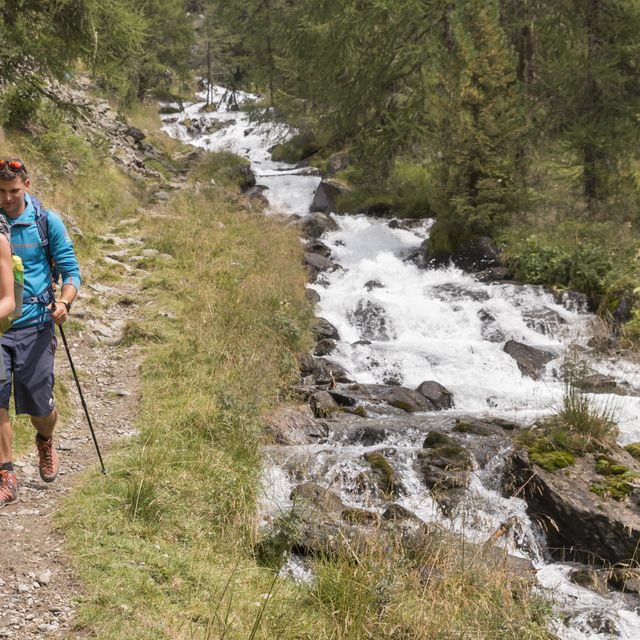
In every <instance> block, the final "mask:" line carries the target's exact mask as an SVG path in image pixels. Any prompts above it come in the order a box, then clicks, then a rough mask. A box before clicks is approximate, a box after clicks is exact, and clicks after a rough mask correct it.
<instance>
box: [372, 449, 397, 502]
mask: <svg viewBox="0 0 640 640" xmlns="http://www.w3.org/2000/svg"><path fill="white" fill-rule="evenodd" d="M364 459H365V460H366V461H367V462H368V463H369V466H370V467H371V469H372V471H373V472H374V476H375V480H376V484H377V486H378V488H379V489H380V491H381V492H382V493H383V494H384V495H388V496H395V495H398V493H399V492H400V491H401V489H402V485H401V483H400V480H399V478H398V475H397V474H396V472H395V471H394V469H393V467H392V466H391V465H390V464H389V461H388V460H387V459H386V458H385V456H384V454H382V453H380V452H379V451H374V452H371V453H365V454H364Z"/></svg>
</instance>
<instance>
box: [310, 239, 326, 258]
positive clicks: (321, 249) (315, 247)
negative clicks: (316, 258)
mask: <svg viewBox="0 0 640 640" xmlns="http://www.w3.org/2000/svg"><path fill="white" fill-rule="evenodd" d="M304 250H305V251H306V252H307V253H319V254H320V255H321V256H324V257H325V258H328V257H329V256H330V255H331V249H330V248H329V247H328V246H327V245H326V244H325V243H324V242H322V241H321V240H309V242H307V243H306V244H305V245H304Z"/></svg>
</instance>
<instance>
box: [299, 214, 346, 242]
mask: <svg viewBox="0 0 640 640" xmlns="http://www.w3.org/2000/svg"><path fill="white" fill-rule="evenodd" d="M293 226H295V227H297V228H299V229H300V231H301V232H302V233H303V235H304V236H305V237H306V238H308V239H310V240H315V239H317V238H319V237H320V236H322V235H323V234H324V233H326V232H327V231H336V230H337V229H338V225H337V223H336V221H335V220H334V219H333V218H332V217H331V216H329V215H327V214H326V213H312V214H310V215H308V216H305V217H304V218H300V219H299V220H296V221H295V222H294V223H293Z"/></svg>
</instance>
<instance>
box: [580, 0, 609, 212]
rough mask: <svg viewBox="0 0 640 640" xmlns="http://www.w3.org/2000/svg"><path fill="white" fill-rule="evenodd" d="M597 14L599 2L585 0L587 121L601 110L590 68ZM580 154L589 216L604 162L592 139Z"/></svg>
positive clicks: (594, 58)
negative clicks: (586, 3)
mask: <svg viewBox="0 0 640 640" xmlns="http://www.w3.org/2000/svg"><path fill="white" fill-rule="evenodd" d="M600 12H601V0H589V2H588V6H587V9H586V29H587V76H586V78H585V82H584V102H583V104H584V109H585V112H586V114H588V115H589V116H591V118H594V119H595V118H597V117H598V115H599V113H600V112H601V109H602V93H601V90H600V87H599V86H598V82H597V80H596V77H595V72H594V65H595V63H596V61H597V59H598V55H599V53H600V45H601V37H600V30H599V23H598V20H599V18H600ZM582 153H583V163H584V164H583V170H582V177H583V190H584V197H585V200H586V202H587V209H588V211H589V212H590V213H594V212H595V208H596V204H597V201H598V200H601V199H602V198H603V196H604V193H603V190H604V185H603V184H601V183H602V180H601V177H600V169H601V165H602V163H603V162H604V161H605V160H606V159H605V154H604V152H603V150H602V149H599V148H598V146H597V143H596V142H595V141H593V140H589V141H588V142H586V143H585V144H584V146H583V149H582Z"/></svg>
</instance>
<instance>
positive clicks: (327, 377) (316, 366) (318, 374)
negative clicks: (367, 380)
mask: <svg viewBox="0 0 640 640" xmlns="http://www.w3.org/2000/svg"><path fill="white" fill-rule="evenodd" d="M300 372H301V373H302V376H303V377H304V378H308V377H311V378H313V380H312V381H309V382H310V383H311V384H320V385H325V384H328V385H334V384H335V383H336V382H351V380H350V379H349V376H348V375H347V372H346V371H345V370H344V368H343V367H341V366H340V365H339V364H336V363H335V362H331V361H330V360H327V359H326V358H314V357H313V356H311V355H306V356H304V357H303V358H302V359H301V361H300Z"/></svg>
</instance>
